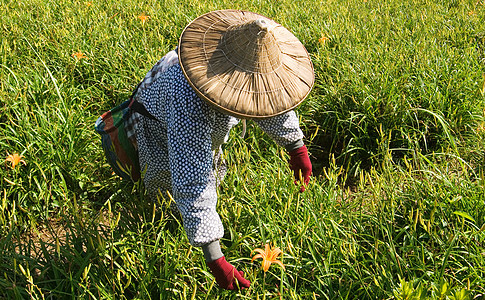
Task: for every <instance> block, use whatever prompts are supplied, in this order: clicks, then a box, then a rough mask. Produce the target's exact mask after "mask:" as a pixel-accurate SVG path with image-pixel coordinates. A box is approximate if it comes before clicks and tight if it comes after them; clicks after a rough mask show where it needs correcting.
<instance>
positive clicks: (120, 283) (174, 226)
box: [0, 187, 183, 299]
mask: <svg viewBox="0 0 485 300" xmlns="http://www.w3.org/2000/svg"><path fill="white" fill-rule="evenodd" d="M132 191H133V190H132ZM93 207H94V208H93ZM93 207H87V206H78V204H77V202H76V199H75V197H74V198H73V200H72V201H71V202H70V204H69V209H68V214H66V215H60V216H59V217H58V218H56V219H50V221H49V222H48V223H46V224H43V225H42V226H40V225H39V226H38V227H37V228H35V229H34V230H32V231H30V232H28V233H20V232H19V231H17V230H12V231H10V232H9V234H8V235H7V236H4V237H3V238H1V239H0V252H1V253H2V257H1V258H0V268H1V269H2V273H3V274H2V275H3V276H2V278H1V279H0V298H3V297H4V298H7V299H21V298H34V299H49V298H50V299H64V298H78V297H86V298H110V297H113V296H117V297H116V298H126V299H130V298H134V297H140V295H144V297H143V298H150V297H151V296H150V295H152V296H154V295H157V296H156V298H158V297H159V296H158V295H159V294H160V290H161V289H166V288H168V287H169V286H171V285H172V284H170V282H171V278H170V274H172V273H174V272H175V270H174V269H175V268H177V267H178V263H177V262H176V261H170V260H167V257H166V256H165V255H164V254H163V252H164V251H160V249H162V248H166V247H167V246H166V245H165V242H166V241H171V240H173V241H174V243H175V244H176V242H175V241H176V240H178V239H182V238H181V237H180V235H181V233H183V231H182V226H181V220H180V219H179V217H178V215H176V214H174V213H173V211H172V209H171V208H170V206H169V205H168V202H167V201H165V200H163V199H162V201H161V202H158V203H152V202H148V201H146V200H145V199H144V198H143V196H142V195H141V196H140V195H136V194H135V195H134V194H132V192H131V191H129V190H128V189H127V188H126V187H125V188H122V189H120V190H118V192H117V193H115V194H114V195H113V197H112V198H111V199H108V200H107V201H106V202H105V203H103V204H96V203H95V204H93ZM162 236H163V238H162ZM166 237H170V238H166Z"/></svg>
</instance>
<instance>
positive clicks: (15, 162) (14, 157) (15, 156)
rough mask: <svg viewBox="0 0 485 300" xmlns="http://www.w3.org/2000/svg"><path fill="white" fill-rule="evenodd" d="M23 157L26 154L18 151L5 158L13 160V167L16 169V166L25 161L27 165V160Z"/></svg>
mask: <svg viewBox="0 0 485 300" xmlns="http://www.w3.org/2000/svg"><path fill="white" fill-rule="evenodd" d="M22 157H24V156H23V155H19V154H18V153H14V154H10V155H8V156H7V158H6V159H5V161H9V162H11V163H12V169H15V167H16V166H17V165H18V164H19V163H23V164H24V165H27V163H26V162H25V160H23V159H22Z"/></svg>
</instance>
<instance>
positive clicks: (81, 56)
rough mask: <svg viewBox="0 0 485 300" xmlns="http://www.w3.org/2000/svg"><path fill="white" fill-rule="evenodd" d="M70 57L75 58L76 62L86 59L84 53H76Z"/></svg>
mask: <svg viewBox="0 0 485 300" xmlns="http://www.w3.org/2000/svg"><path fill="white" fill-rule="evenodd" d="M71 56H72V57H75V58H77V59H78V60H80V59H83V58H88V57H87V56H86V55H84V53H82V52H76V53H73V54H72V55H71Z"/></svg>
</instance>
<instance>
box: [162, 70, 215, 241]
mask: <svg viewBox="0 0 485 300" xmlns="http://www.w3.org/2000/svg"><path fill="white" fill-rule="evenodd" d="M178 76H183V75H182V74H181V72H180V74H178ZM175 82H176V84H177V85H181V86H179V87H178V88H176V89H177V90H178V93H177V95H174V97H182V98H180V99H179V100H174V101H173V102H172V105H170V106H169V107H168V108H167V139H168V154H169V161H170V170H171V173H172V192H173V196H174V199H175V202H176V205H177V207H178V209H179V211H180V213H181V215H182V218H183V223H184V229H185V232H186V234H187V237H188V239H189V242H190V243H191V244H192V245H193V246H202V245H204V244H207V243H209V242H212V241H214V240H217V239H220V238H221V237H222V236H223V234H224V229H223V226H222V222H221V220H220V218H219V215H218V213H217V212H216V204H217V193H216V188H217V186H216V179H215V176H214V174H213V172H212V159H213V153H212V149H211V146H212V145H211V126H210V122H209V120H208V118H207V114H206V113H204V110H205V109H207V107H206V105H204V103H203V102H202V100H201V99H200V98H199V97H197V96H196V95H195V93H194V92H193V91H192V90H191V88H190V87H189V85H188V83H187V82H185V81H184V80H182V79H181V78H180V79H179V80H175Z"/></svg>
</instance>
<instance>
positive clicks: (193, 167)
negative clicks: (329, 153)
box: [132, 50, 303, 246]
mask: <svg viewBox="0 0 485 300" xmlns="http://www.w3.org/2000/svg"><path fill="white" fill-rule="evenodd" d="M136 98H137V100H138V101H139V102H141V103H143V104H144V105H145V107H146V109H147V110H148V112H150V113H151V114H152V115H153V116H154V117H155V118H157V120H152V119H149V118H146V117H144V116H141V115H139V114H137V113H136V114H134V116H133V118H132V121H133V123H134V124H133V126H134V130H135V133H136V140H137V144H138V150H139V157H140V166H141V170H145V173H144V176H143V180H144V184H145V188H146V189H147V192H148V195H149V196H150V197H156V196H157V195H159V194H160V193H161V194H164V193H165V192H166V191H168V192H170V193H171V194H172V195H173V198H174V200H175V203H176V206H177V208H178V210H179V211H180V213H181V215H182V218H183V223H184V229H185V232H186V234H187V237H188V239H189V242H190V243H191V244H192V245H194V246H202V245H204V244H207V243H210V242H212V241H215V240H218V239H220V238H221V237H222V236H223V234H224V229H223V226H222V222H221V220H220V218H219V215H218V213H217V212H216V204H217V193H216V188H217V186H218V183H219V182H220V180H221V179H222V177H223V176H224V174H225V166H224V164H223V163H222V159H221V155H220V154H221V150H220V146H221V145H222V144H223V143H224V142H225V141H226V140H227V137H228V135H229V131H230V130H231V128H232V127H233V126H234V125H236V124H238V122H239V120H238V119H237V118H235V117H232V116H229V115H225V114H223V113H221V112H219V111H216V110H214V109H213V108H212V107H210V106H209V105H208V104H207V103H206V102H204V100H202V99H201V98H199V97H198V96H197V95H196V93H195V92H194V91H193V89H192V88H191V87H190V85H189V83H188V82H187V80H186V79H185V77H184V75H183V73H182V70H181V68H180V65H179V62H178V57H177V52H176V51H175V50H174V51H170V52H169V53H167V55H165V56H164V57H163V58H162V59H161V60H160V61H159V62H158V63H157V64H156V65H155V66H154V67H153V68H152V69H151V70H150V72H148V74H147V75H146V77H145V79H144V80H143V81H142V83H141V85H140V87H139V89H138V92H137V94H136ZM135 120H136V121H135ZM255 122H256V123H257V124H258V125H259V126H260V128H261V129H262V130H263V131H264V132H266V133H267V134H269V136H270V137H271V138H273V140H274V141H275V142H276V143H277V144H279V145H281V146H286V145H288V144H291V143H294V142H296V141H299V140H301V139H302V138H303V133H302V131H301V130H300V127H299V123H298V117H297V116H296V114H295V112H293V111H290V112H287V113H285V114H282V115H279V116H276V117H272V118H268V119H263V120H255Z"/></svg>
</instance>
